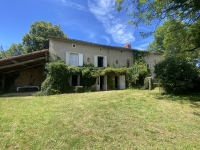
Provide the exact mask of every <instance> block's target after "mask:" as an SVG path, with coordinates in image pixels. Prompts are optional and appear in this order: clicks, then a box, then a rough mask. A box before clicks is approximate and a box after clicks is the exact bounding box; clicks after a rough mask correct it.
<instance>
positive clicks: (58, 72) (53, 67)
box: [41, 61, 70, 95]
mask: <svg viewBox="0 0 200 150" xmlns="http://www.w3.org/2000/svg"><path fill="white" fill-rule="evenodd" d="M47 70H48V73H47V77H46V79H45V81H44V82H43V83H42V86H41V91H42V95H51V94H60V93H65V92H67V89H68V88H69V84H68V77H69V74H70V73H69V70H68V69H67V65H66V64H65V63H64V62H63V61H57V62H51V63H48V64H47Z"/></svg>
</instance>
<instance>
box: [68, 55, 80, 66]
mask: <svg viewBox="0 0 200 150" xmlns="http://www.w3.org/2000/svg"><path fill="white" fill-rule="evenodd" d="M69 65H70V66H78V54H70V56H69Z"/></svg>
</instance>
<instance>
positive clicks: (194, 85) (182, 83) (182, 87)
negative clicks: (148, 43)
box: [154, 56, 200, 94]
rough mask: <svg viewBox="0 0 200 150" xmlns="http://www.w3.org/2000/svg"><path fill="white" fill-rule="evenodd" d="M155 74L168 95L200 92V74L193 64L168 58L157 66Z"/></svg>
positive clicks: (180, 58)
mask: <svg viewBox="0 0 200 150" xmlns="http://www.w3.org/2000/svg"><path fill="white" fill-rule="evenodd" d="M154 72H155V74H156V76H157V78H159V79H160V82H161V84H162V86H163V88H164V90H165V91H166V92H167V93H174V94H186V93H189V92H193V91H196V92H197V91H199V88H198V87H200V78H199V76H200V73H199V70H198V68H197V67H196V65H195V64H194V63H193V62H190V61H188V60H187V59H185V58H183V57H173V56H168V57H167V58H165V59H164V60H163V61H160V62H159V63H158V64H156V65H155V71H154Z"/></svg>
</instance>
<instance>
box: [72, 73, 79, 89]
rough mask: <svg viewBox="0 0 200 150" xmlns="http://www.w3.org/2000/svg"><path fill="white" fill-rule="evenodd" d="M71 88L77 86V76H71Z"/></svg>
mask: <svg viewBox="0 0 200 150" xmlns="http://www.w3.org/2000/svg"><path fill="white" fill-rule="evenodd" d="M71 85H72V86H78V76H77V75H72V84H71Z"/></svg>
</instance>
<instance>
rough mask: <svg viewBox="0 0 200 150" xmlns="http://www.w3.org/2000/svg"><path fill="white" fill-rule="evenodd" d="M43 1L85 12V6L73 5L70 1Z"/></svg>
mask: <svg viewBox="0 0 200 150" xmlns="http://www.w3.org/2000/svg"><path fill="white" fill-rule="evenodd" d="M44 1H46V2H50V3H54V4H56V5H62V6H69V7H73V8H76V9H78V10H82V11H87V9H86V8H85V6H82V5H79V4H77V3H73V2H71V1H70V0H44Z"/></svg>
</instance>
